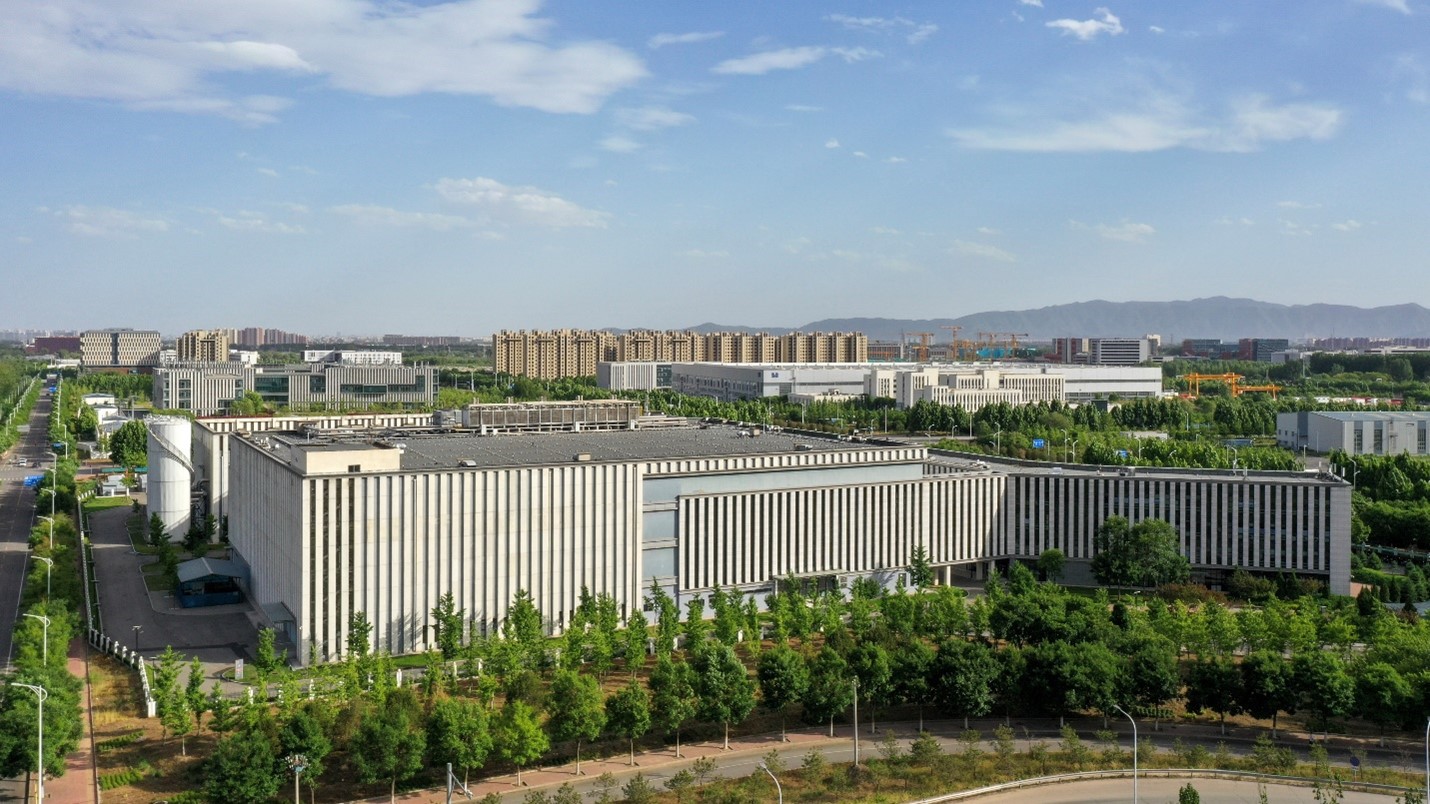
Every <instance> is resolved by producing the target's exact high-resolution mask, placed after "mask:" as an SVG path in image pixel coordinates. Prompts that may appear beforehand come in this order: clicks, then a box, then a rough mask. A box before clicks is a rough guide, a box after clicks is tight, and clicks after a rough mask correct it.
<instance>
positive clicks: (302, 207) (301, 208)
mask: <svg viewBox="0 0 1430 804" xmlns="http://www.w3.org/2000/svg"><path fill="white" fill-rule="evenodd" d="M278 206H280V207H282V208H284V209H286V210H288V211H289V212H291V213H293V214H294V215H307V214H308V212H309V209H308V205H307V204H294V203H292V202H288V201H285V202H283V203H280V204H279V205H278Z"/></svg>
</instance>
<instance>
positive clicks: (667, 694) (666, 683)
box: [650, 653, 696, 758]
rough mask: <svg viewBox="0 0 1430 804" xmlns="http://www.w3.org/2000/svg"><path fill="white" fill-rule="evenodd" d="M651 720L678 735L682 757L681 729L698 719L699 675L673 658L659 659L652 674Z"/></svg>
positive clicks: (660, 727)
mask: <svg viewBox="0 0 1430 804" xmlns="http://www.w3.org/2000/svg"><path fill="white" fill-rule="evenodd" d="M650 692H651V716H652V719H653V720H654V721H655V725H656V728H658V729H660V730H661V731H663V732H665V733H666V734H674V735H675V756H676V757H677V758H678V757H679V756H680V727H681V726H682V725H684V724H685V722H686V721H687V720H690V719H691V718H692V717H694V716H695V703H696V697H695V671H694V670H693V669H692V668H691V667H690V665H688V664H686V663H685V662H683V661H681V662H677V661H676V660H675V659H673V658H672V657H671V654H669V653H664V654H661V655H659V656H657V657H656V660H655V667H654V668H653V669H652V670H651V673H650Z"/></svg>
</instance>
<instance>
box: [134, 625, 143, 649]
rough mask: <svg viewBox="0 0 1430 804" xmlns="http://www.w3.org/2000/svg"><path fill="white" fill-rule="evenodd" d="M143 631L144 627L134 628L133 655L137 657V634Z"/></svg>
mask: <svg viewBox="0 0 1430 804" xmlns="http://www.w3.org/2000/svg"><path fill="white" fill-rule="evenodd" d="M143 630H144V626H142V625H136V626H134V653H135V655H138V653H139V632H140V631H143Z"/></svg>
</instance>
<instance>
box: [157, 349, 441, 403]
mask: <svg viewBox="0 0 1430 804" xmlns="http://www.w3.org/2000/svg"><path fill="white" fill-rule="evenodd" d="M435 380H436V377H435V373H434V369H433V368H432V367H431V366H401V365H398V366H394V365H347V364H343V363H306V364H302V365H293V366H253V365H247V364H243V363H239V362H234V361H228V362H221V363H188V364H176V365H174V366H169V367H166V368H161V369H158V370H156V371H155V372H154V392H153V397H154V406H155V407H158V408H168V409H172V410H187V411H192V412H193V413H194V414H195V415H198V416H213V415H216V414H219V413H225V412H227V411H228V409H229V407H230V406H231V405H232V404H233V402H234V400H236V399H239V398H241V397H242V396H243V395H244V394H246V393H249V392H250V391H251V392H255V393H257V394H258V395H259V396H261V397H263V401H264V403H266V404H269V405H274V406H277V407H281V408H292V409H294V410H314V411H321V410H333V409H344V408H366V407H372V406H374V405H402V406H406V407H422V406H429V405H431V404H432V401H433V400H434V399H435V398H436V389H435Z"/></svg>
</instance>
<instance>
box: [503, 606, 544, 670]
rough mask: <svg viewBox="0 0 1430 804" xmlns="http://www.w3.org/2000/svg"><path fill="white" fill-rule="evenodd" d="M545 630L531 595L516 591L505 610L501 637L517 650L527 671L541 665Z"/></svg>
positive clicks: (519, 658)
mask: <svg viewBox="0 0 1430 804" xmlns="http://www.w3.org/2000/svg"><path fill="white" fill-rule="evenodd" d="M545 636H546V629H545V628H544V627H543V626H542V620H541V612H540V611H538V610H537V608H536V603H534V602H533V601H532V599H531V593H530V592H528V591H526V590H525V589H518V590H517V591H516V596H515V597H514V598H512V601H511V608H510V609H508V610H507V615H506V621H505V622H503V623H502V637H503V638H505V639H507V640H510V641H511V642H512V643H513V644H515V645H516V646H517V647H518V648H519V651H518V660H519V661H520V663H521V666H523V667H525V668H527V669H532V670H534V669H536V668H537V667H539V666H540V664H541V653H542V648H543V647H544V644H543V643H544V641H545Z"/></svg>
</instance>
